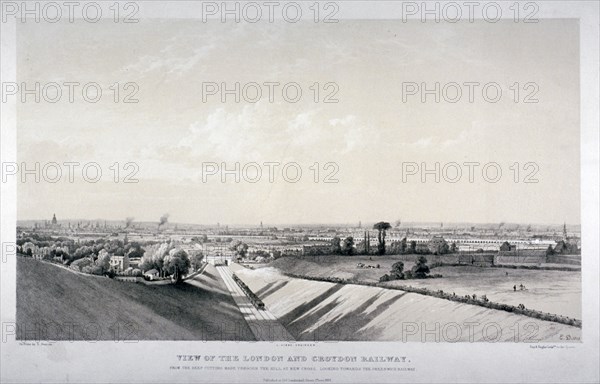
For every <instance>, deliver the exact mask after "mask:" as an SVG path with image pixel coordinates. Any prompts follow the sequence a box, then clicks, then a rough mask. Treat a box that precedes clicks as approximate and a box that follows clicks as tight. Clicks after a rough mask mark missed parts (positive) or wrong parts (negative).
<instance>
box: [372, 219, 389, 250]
mask: <svg viewBox="0 0 600 384" xmlns="http://www.w3.org/2000/svg"><path fill="white" fill-rule="evenodd" d="M390 228H392V226H391V225H390V223H387V222H385V221H380V222H379V223H377V224H375V225H373V229H376V230H377V231H378V233H377V240H378V241H379V242H378V243H377V250H378V251H379V254H380V255H384V254H385V235H386V231H387V230H388V229H390Z"/></svg>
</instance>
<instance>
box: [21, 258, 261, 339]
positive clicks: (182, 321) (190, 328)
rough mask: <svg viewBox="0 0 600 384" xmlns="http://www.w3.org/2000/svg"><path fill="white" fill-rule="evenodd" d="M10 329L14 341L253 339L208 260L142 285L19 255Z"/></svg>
mask: <svg viewBox="0 0 600 384" xmlns="http://www.w3.org/2000/svg"><path fill="white" fill-rule="evenodd" d="M43 324H45V325H46V326H45V327H44V326H42V325H43ZM17 328H18V335H17V337H18V339H21V340H25V339H28V340H32V339H33V340H35V339H41V340H48V339H49V340H70V339H73V340H115V339H119V340H235V339H237V340H254V338H253V336H252V333H251V331H250V329H249V328H248V325H247V324H246V322H245V321H244V319H243V316H242V315H241V313H240V312H239V309H238V308H237V306H236V305H235V303H234V302H233V300H232V298H231V296H230V295H229V293H228V292H227V290H226V288H225V286H224V285H223V282H222V280H221V279H220V277H219V274H218V273H217V272H216V270H215V269H214V267H212V266H209V268H207V269H206V270H205V272H204V273H203V274H202V275H201V276H197V277H196V278H195V279H194V280H191V281H190V282H189V283H186V284H180V285H158V286H147V285H143V284H136V283H128V282H119V281H115V280H111V279H109V278H105V277H97V276H82V275H77V274H75V273H72V272H69V271H67V270H64V269H63V268H61V267H59V266H55V265H50V264H47V263H44V262H41V261H36V260H33V259H28V258H22V257H19V258H17Z"/></svg>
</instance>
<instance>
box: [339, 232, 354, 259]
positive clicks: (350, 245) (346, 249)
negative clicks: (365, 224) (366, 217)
mask: <svg viewBox="0 0 600 384" xmlns="http://www.w3.org/2000/svg"><path fill="white" fill-rule="evenodd" d="M340 248H341V252H342V254H343V255H348V256H351V255H352V254H353V253H354V238H353V237H352V236H348V237H346V238H345V239H344V241H342V243H341V247H340Z"/></svg>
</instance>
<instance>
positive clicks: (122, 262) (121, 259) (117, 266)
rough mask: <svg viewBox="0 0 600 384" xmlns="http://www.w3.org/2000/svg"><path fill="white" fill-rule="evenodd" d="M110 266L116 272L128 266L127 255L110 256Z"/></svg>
mask: <svg viewBox="0 0 600 384" xmlns="http://www.w3.org/2000/svg"><path fill="white" fill-rule="evenodd" d="M110 266H111V268H113V269H114V270H116V271H118V272H122V271H124V270H126V269H127V268H129V257H128V256H127V255H125V256H114V255H113V256H111V257H110Z"/></svg>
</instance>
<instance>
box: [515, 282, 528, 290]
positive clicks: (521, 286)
mask: <svg viewBox="0 0 600 384" xmlns="http://www.w3.org/2000/svg"><path fill="white" fill-rule="evenodd" d="M526 289H527V288H525V286H524V285H523V284H519V291H524V290H526ZM513 291H515V292H516V291H517V286H516V285H514V286H513Z"/></svg>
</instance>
